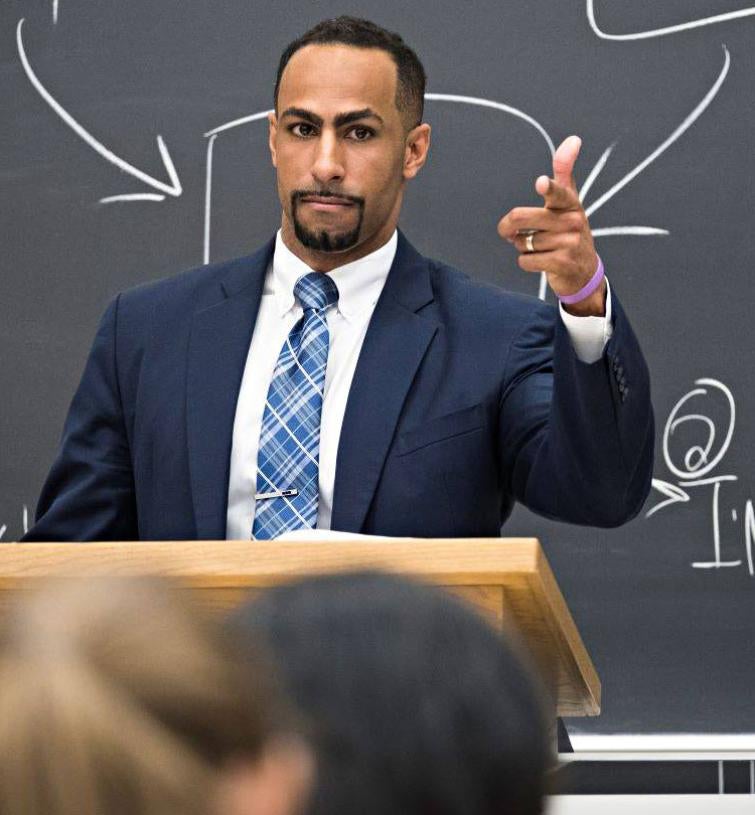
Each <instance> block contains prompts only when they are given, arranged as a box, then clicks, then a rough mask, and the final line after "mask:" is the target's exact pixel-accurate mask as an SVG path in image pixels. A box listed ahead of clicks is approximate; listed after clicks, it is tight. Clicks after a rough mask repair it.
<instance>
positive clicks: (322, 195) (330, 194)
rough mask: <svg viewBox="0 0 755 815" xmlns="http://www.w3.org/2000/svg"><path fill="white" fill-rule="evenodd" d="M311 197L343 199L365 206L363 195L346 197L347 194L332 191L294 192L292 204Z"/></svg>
mask: <svg viewBox="0 0 755 815" xmlns="http://www.w3.org/2000/svg"><path fill="white" fill-rule="evenodd" d="M310 195H316V196H317V197H318V198H342V199H345V200H346V201H351V202H352V203H353V204H359V205H360V206H361V205H364V198H363V197H362V196H361V195H346V194H345V193H342V192H336V191H331V190H294V191H293V192H292V193H291V202H292V203H294V204H296V203H298V202H299V201H301V199H302V198H306V197H308V196H310Z"/></svg>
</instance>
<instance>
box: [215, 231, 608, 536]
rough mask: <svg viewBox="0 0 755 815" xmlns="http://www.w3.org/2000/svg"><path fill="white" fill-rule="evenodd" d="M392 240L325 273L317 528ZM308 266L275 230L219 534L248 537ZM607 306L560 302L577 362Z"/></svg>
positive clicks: (603, 331)
mask: <svg viewBox="0 0 755 815" xmlns="http://www.w3.org/2000/svg"><path fill="white" fill-rule="evenodd" d="M397 242H398V233H397V231H396V230H394V232H393V234H392V235H391V237H390V238H389V239H388V241H387V242H386V243H384V244H383V245H382V246H381V247H380V248H379V249H376V250H375V251H374V252H371V253H370V254H369V255H365V257H362V258H359V260H354V261H352V262H351V263H347V264H345V265H343V266H339V267H338V268H337V269H333V271H331V272H329V273H328V274H330V276H331V278H332V279H333V281H334V282H335V284H336V286H337V287H338V303H337V304H336V305H335V306H331V307H329V308H328V309H327V312H326V319H327V322H328V333H329V335H330V347H329V351H328V365H327V368H326V369H325V386H324V390H323V401H322V414H321V418H320V463H319V482H320V483H319V488H320V491H319V500H318V507H317V528H318V529H330V518H331V514H332V510H333V486H334V484H335V477H336V455H337V453H338V440H339V438H340V435H341V424H342V422H343V415H344V412H345V410H346V400H347V397H348V395H349V389H350V388H351V380H352V378H353V376H354V370H355V368H356V364H357V360H358V359H359V353H360V351H361V350H362V343H363V342H364V337H365V334H366V333H367V326H368V324H369V322H370V318H371V317H372V312H373V311H374V310H375V304H376V303H377V301H378V298H379V297H380V293H381V291H382V290H383V286H384V285H385V281H386V279H387V277H388V272H389V270H390V268H391V264H392V263H393V258H394V256H395V254H396V245H397ZM311 271H312V269H310V267H309V266H307V265H306V263H304V261H302V260H301V259H300V258H298V257H297V256H296V255H295V254H294V253H293V252H292V251H291V250H290V249H289V248H288V247H287V246H286V245H285V244H284V243H283V238H282V236H281V231H280V229H279V230H278V234H277V235H276V239H275V250H274V252H273V259H272V263H271V264H270V265H269V266H268V269H267V272H266V274H265V281H264V284H263V290H262V298H261V300H260V307H259V312H258V314H257V322H256V323H255V326H254V333H253V334H252V341H251V343H250V344H249V352H248V354H247V358H246V366H245V368H244V376H243V378H242V380H241V389H240V391H239V397H238V402H237V403H236V417H235V420H234V424H233V446H232V449H231V468H230V477H229V482H228V512H227V516H226V538H228V539H229V540H242V539H249V538H251V533H252V526H253V523H254V507H255V500H254V494H255V491H256V488H257V453H258V448H259V437H260V428H261V426H262V416H263V413H264V410H265V401H266V399H267V392H268V389H269V387H270V381H271V379H272V378H273V372H274V370H275V365H276V363H277V361H278V355H279V354H280V350H281V347H282V346H283V343H284V341H285V339H286V337H287V336H288V334H289V332H290V331H291V329H292V328H293V327H294V325H295V324H296V323H297V321H298V320H299V319H300V318H301V316H302V314H303V309H302V307H301V306H300V305H299V303H298V302H297V301H296V298H295V297H294V293H293V292H294V284H295V283H296V281H297V280H298V279H299V278H300V277H301V276H302V275H305V274H309V273H310V272H311ZM610 309H611V298H610V290H609V292H608V295H607V298H606V316H605V317H574V316H573V315H570V314H567V313H566V312H565V311H564V310H563V308H562V307H561V308H560V311H561V317H562V319H563V320H564V323H565V325H566V327H567V330H568V331H569V335H570V337H571V339H572V343H573V344H574V349H575V352H576V354H577V356H578V357H579V358H580V359H581V360H582V361H584V362H594V361H595V360H597V359H598V358H599V357H600V356H601V354H602V353H603V348H604V347H605V344H606V342H607V341H608V339H609V338H610V336H611V333H610V332H611V322H610V317H611V310H610ZM221 364H222V361H221Z"/></svg>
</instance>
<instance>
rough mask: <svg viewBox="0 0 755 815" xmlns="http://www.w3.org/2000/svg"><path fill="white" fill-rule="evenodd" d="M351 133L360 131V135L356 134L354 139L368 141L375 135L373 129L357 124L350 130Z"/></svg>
mask: <svg viewBox="0 0 755 815" xmlns="http://www.w3.org/2000/svg"><path fill="white" fill-rule="evenodd" d="M350 132H351V133H354V134H357V133H361V134H363V135H362V136H357V137H356V138H355V139H354V141H368V140H369V139H371V138H372V137H373V136H374V135H375V131H374V130H372V129H371V128H369V127H363V126H362V125H357V127H353V128H352V129H351V131H350Z"/></svg>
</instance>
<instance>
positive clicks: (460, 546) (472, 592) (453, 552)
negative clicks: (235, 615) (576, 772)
mask: <svg viewBox="0 0 755 815" xmlns="http://www.w3.org/2000/svg"><path fill="white" fill-rule="evenodd" d="M365 568H377V569H383V570H386V571H392V572H400V573H402V574H406V575H409V576H413V577H415V578H418V579H420V580H424V581H426V582H432V583H435V584H438V585H440V586H443V587H445V588H447V589H448V590H449V591H451V592H452V593H454V594H456V595H458V596H459V597H461V598H463V599H465V600H466V601H468V602H470V603H472V604H473V605H474V606H475V607H476V608H477V609H478V610H479V611H480V612H481V613H483V614H484V615H485V616H486V617H488V619H490V620H491V621H492V622H493V623H494V624H495V625H496V626H498V627H505V628H508V629H510V630H511V632H512V633H513V634H514V636H515V637H518V638H520V639H521V640H523V641H524V643H525V646H526V647H527V649H528V650H529V651H530V653H531V654H532V656H533V657H534V659H535V661H536V663H537V664H538V665H539V668H540V670H541V672H542V674H543V676H544V678H545V680H546V683H547V684H548V685H549V687H550V688H551V690H552V692H553V696H554V699H555V702H556V710H557V713H558V715H560V716H596V715H597V714H598V713H599V712H600V681H599V679H598V676H597V674H596V672H595V669H594V667H593V665H592V662H591V660H590V657H589V656H588V654H587V651H586V650H585V647H584V645H583V643H582V640H581V638H580V636H579V632H578V631H577V628H576V626H575V624H574V621H573V620H572V617H571V614H570V613H569V609H568V608H567V606H566V603H565V601H564V598H563V596H562V595H561V592H560V590H559V588H558V585H557V584H556V581H555V578H554V577H553V573H552V572H551V569H550V566H549V565H548V562H547V560H546V559H545V555H544V554H543V551H542V549H541V547H540V544H539V542H538V541H537V540H536V539H535V538H467V539H460V538H454V539H448V540H427V539H420V538H416V539H407V538H404V539H389V538H385V539H379V538H375V539H365V538H357V539H354V540H338V541H337V542H332V541H328V542H323V541H297V542H257V541H255V542H251V541H185V542H184V541H170V542H159V543H158V542H155V543H146V542H144V543H141V542H140V543H133V542H131V543H33V544H3V545H2V546H0V612H1V611H2V609H3V608H4V607H7V603H8V602H9V598H10V595H11V594H12V593H13V592H15V591H20V590H23V589H24V588H25V587H26V588H28V587H30V586H31V585H32V584H34V583H36V582H38V581H39V580H41V579H45V578H50V577H66V576H68V577H73V576H96V575H98V574H99V575H104V574H108V575H136V574H145V573H149V574H160V575H165V576H168V577H171V578H174V579H175V580H176V581H177V582H178V583H179V584H181V585H183V586H186V587H187V588H188V589H190V590H191V591H192V592H193V594H194V595H195V596H196V597H197V598H198V599H199V600H200V601H201V602H202V603H204V604H206V605H209V606H211V607H213V608H217V609H229V608H231V607H233V606H235V605H236V604H238V603H239V602H241V601H242V600H243V599H245V598H247V597H249V596H250V594H254V593H256V592H258V591H260V590H263V589H265V588H267V587H270V586H275V585H277V584H280V583H284V582H286V581H289V580H292V579H295V578H297V577H301V576H303V575H308V574H318V573H324V572H335V571H348V570H357V569H365Z"/></svg>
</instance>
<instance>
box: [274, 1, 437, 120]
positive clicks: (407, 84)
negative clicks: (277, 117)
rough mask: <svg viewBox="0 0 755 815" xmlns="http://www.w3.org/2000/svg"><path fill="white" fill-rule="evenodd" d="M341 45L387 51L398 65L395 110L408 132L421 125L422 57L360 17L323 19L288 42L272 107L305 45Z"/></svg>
mask: <svg viewBox="0 0 755 815" xmlns="http://www.w3.org/2000/svg"><path fill="white" fill-rule="evenodd" d="M329 43H342V44H344V45H353V46H355V47H356V48H380V49H381V50H383V51H387V52H388V53H389V54H390V56H391V58H392V59H393V61H394V62H395V63H396V69H397V72H398V79H397V83H396V109H397V110H398V112H399V114H400V115H401V118H402V120H403V122H404V126H405V127H406V130H407V132H408V131H409V130H411V129H412V128H413V127H416V126H417V125H418V124H421V122H422V114H423V112H424V106H425V85H426V83H427V77H426V76H425V69H424V68H423V67H422V63H421V62H420V60H419V57H418V56H417V55H416V54H415V53H414V51H413V50H412V49H411V48H410V47H409V46H408V45H407V44H406V43H405V42H404V41H403V39H401V37H400V36H399V35H398V34H396V33H394V32H393V31H387V30H386V29H385V28H381V26H379V25H376V24H375V23H373V22H370V21H369V20H363V19H361V18H359V17H349V16H348V15H341V16H340V17H336V18H334V19H332V20H323V21H322V22H319V23H318V24H317V25H316V26H315V27H314V28H311V29H310V30H309V31H307V32H305V33H304V34H302V35H301V37H299V38H298V39H296V40H294V41H293V42H291V43H289V44H288V45H287V46H286V50H285V51H284V52H283V54H282V55H281V58H280V62H279V64H278V74H277V76H276V78H275V92H274V94H273V104H274V106H275V110H276V113H277V111H278V90H279V88H280V82H281V77H282V76H283V69H284V68H285V67H286V65H287V64H288V61H289V60H290V59H291V57H292V56H293V55H294V54H295V53H296V52H297V51H298V50H299V49H300V48H303V47H304V46H305V45H313V44H316V45H326V44H329Z"/></svg>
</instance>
